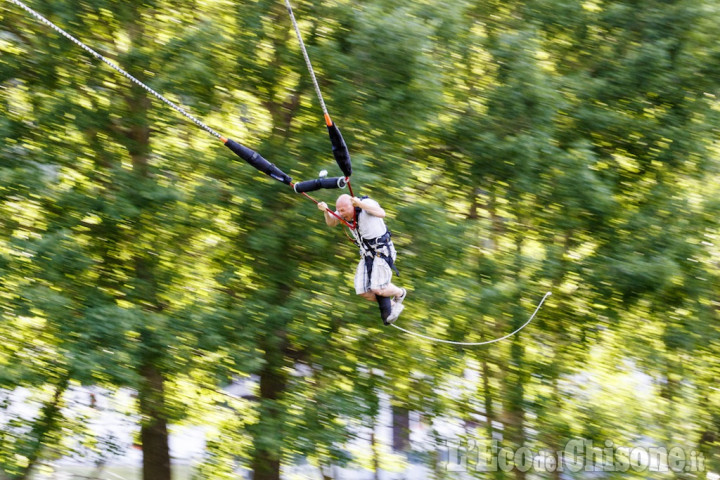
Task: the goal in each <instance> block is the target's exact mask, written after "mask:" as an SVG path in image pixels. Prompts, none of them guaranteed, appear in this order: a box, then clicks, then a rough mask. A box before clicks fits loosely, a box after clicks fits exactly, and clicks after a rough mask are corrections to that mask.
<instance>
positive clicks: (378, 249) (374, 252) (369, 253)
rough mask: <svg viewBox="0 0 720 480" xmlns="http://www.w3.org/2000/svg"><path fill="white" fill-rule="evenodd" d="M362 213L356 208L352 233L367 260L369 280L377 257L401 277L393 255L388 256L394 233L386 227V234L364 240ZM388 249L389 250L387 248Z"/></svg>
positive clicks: (366, 266) (360, 209)
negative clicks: (361, 221)
mask: <svg viewBox="0 0 720 480" xmlns="http://www.w3.org/2000/svg"><path fill="white" fill-rule="evenodd" d="M366 198H370V197H368V196H367V195H364V196H362V197H360V200H365V199H366ZM360 212H362V208H360V207H355V217H354V219H353V228H351V229H350V231H351V232H352V233H353V236H354V237H355V240H353V241H354V242H355V245H357V246H358V247H359V248H360V253H361V255H362V256H363V259H364V260H365V270H366V271H367V276H368V278H370V277H371V275H372V267H373V261H374V259H375V257H379V258H382V259H383V260H385V262H387V264H388V266H389V267H390V268H391V269H392V270H393V271H394V272H395V274H396V275H397V276H398V277H399V276H400V272H399V271H398V269H397V267H396V266H395V261H394V260H393V258H392V256H391V255H388V254H389V253H390V242H391V241H392V240H391V238H392V233H391V232H390V230H389V229H388V228H387V226H386V227H385V233H384V234H382V235H380V236H379V237H375V238H363V236H362V235H360ZM386 247H387V248H386ZM385 251H387V252H388V254H386V253H385Z"/></svg>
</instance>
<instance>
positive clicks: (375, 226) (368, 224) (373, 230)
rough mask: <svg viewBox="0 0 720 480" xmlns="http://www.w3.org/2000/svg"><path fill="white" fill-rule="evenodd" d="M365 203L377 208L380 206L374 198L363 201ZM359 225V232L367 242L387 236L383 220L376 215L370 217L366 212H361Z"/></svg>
mask: <svg viewBox="0 0 720 480" xmlns="http://www.w3.org/2000/svg"><path fill="white" fill-rule="evenodd" d="M363 203H367V204H369V205H373V206H376V207H379V206H380V204H379V203H378V202H376V201H375V200H373V199H372V198H366V199H365V200H363ZM358 225H359V228H358V232H359V233H360V236H361V237H362V238H364V239H365V240H372V239H373V238H377V237H380V236H382V235H385V232H387V228H386V227H385V222H384V221H383V219H382V218H380V217H376V216H375V215H370V214H369V213H367V212H366V211H365V210H361V211H360V213H358Z"/></svg>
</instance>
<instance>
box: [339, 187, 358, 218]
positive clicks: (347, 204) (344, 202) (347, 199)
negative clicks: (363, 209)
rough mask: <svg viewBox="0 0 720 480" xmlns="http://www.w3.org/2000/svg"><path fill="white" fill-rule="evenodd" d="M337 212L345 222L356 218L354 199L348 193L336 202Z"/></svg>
mask: <svg viewBox="0 0 720 480" xmlns="http://www.w3.org/2000/svg"><path fill="white" fill-rule="evenodd" d="M335 210H337V212H338V213H339V214H340V216H341V217H343V218H344V219H345V220H347V221H350V220H352V219H353V218H354V217H355V207H353V204H352V197H351V196H350V195H348V194H346V193H344V194H342V195H340V196H339V197H338V199H337V200H336V201H335Z"/></svg>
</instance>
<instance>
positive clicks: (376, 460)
mask: <svg viewBox="0 0 720 480" xmlns="http://www.w3.org/2000/svg"><path fill="white" fill-rule="evenodd" d="M376 427H377V426H376V425H375V422H373V429H372V432H371V433H370V448H371V450H372V466H373V478H374V479H375V480H380V445H379V444H378V441H377V435H376V434H375V428H376Z"/></svg>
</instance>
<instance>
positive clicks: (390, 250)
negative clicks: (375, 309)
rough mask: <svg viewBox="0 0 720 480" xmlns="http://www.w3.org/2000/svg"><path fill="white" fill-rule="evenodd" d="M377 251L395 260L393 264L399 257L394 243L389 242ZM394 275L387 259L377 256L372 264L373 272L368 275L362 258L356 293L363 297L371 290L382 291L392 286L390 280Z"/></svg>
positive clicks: (356, 271) (356, 272)
mask: <svg viewBox="0 0 720 480" xmlns="http://www.w3.org/2000/svg"><path fill="white" fill-rule="evenodd" d="M376 251H377V252H379V253H384V254H385V255H387V256H389V257H390V258H392V259H393V262H394V261H395V258H396V257H397V252H395V246H394V245H393V243H392V242H389V243H388V245H387V246H386V247H382V248H380V249H376ZM392 274H393V271H392V269H391V268H390V265H388V263H387V262H386V261H385V259H383V258H382V257H378V256H375V257H373V262H372V272H371V273H370V275H368V272H367V268H365V258H364V257H363V258H361V259H360V261H359V262H358V265H357V269H356V270H355V293H357V294H358V295H361V294H363V293H365V292H369V291H371V290H380V289H383V288H385V287H387V286H388V285H390V280H392Z"/></svg>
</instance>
